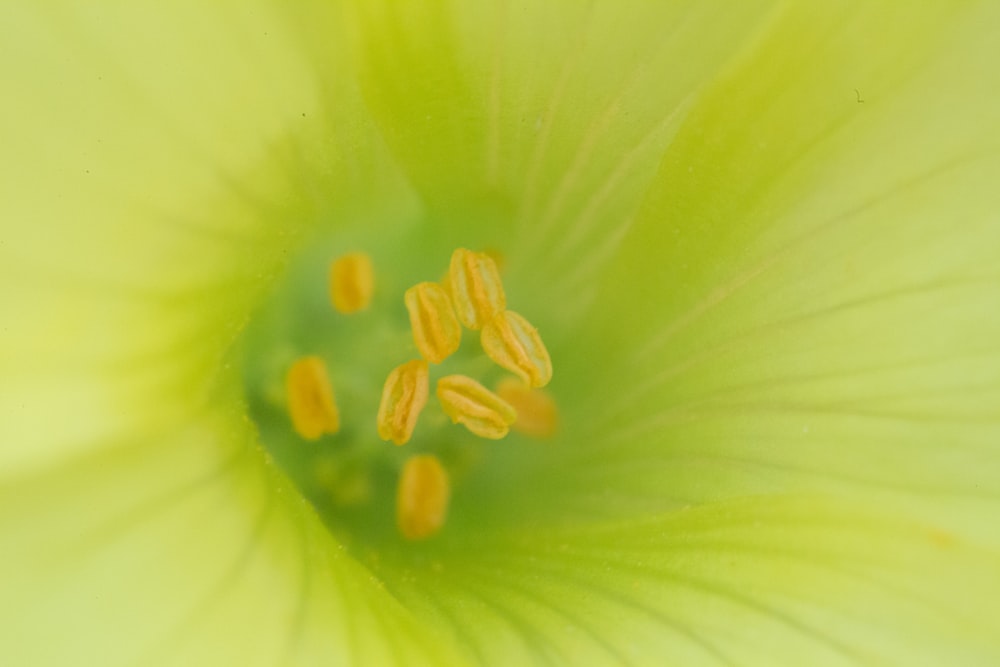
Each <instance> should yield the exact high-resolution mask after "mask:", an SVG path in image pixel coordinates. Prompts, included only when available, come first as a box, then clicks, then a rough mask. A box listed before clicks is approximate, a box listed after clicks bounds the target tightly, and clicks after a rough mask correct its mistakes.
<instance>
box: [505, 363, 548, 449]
mask: <svg viewBox="0 0 1000 667" xmlns="http://www.w3.org/2000/svg"><path fill="white" fill-rule="evenodd" d="M497 396H499V397H500V398H502V399H503V400H505V401H507V402H508V403H510V404H511V405H512V406H513V407H514V410H516V411H517V420H516V421H515V422H514V423H513V424H512V425H511V428H513V429H514V430H515V431H518V432H519V433H523V434H525V435H530V436H532V437H534V438H548V437H551V436H552V435H554V434H555V432H556V430H557V429H558V428H559V409H558V408H557V407H556V402H555V401H554V400H553V399H552V396H550V395H549V393H548V392H546V391H544V390H542V389H532V388H531V387H529V386H528V385H526V384H524V383H523V382H521V381H520V380H518V379H515V378H512V377H507V378H504V379H503V380H501V381H500V382H499V384H497Z"/></svg>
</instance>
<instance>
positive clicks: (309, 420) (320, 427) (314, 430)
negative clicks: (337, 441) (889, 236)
mask: <svg viewBox="0 0 1000 667" xmlns="http://www.w3.org/2000/svg"><path fill="white" fill-rule="evenodd" d="M285 391H286V394H287V397H288V412H289V414H290V415H291V418H292V426H293V427H294V428H295V432H296V433H298V434H299V435H300V436H302V437H303V438H305V439H306V440H317V439H319V437H320V436H322V435H323V434H324V433H336V432H337V431H339V430H340V413H339V412H338V411H337V403H336V400H335V399H334V396H333V386H332V385H331V384H330V377H329V375H328V374H327V371H326V364H325V363H323V360H322V359H321V358H319V357H316V356H309V357H302V358H301V359H299V360H298V361H296V362H295V363H294V364H292V367H291V368H289V369H288V374H287V375H286V376H285Z"/></svg>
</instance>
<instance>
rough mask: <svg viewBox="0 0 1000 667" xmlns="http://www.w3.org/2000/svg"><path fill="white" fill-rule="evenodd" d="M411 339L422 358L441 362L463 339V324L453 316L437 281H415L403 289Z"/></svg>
mask: <svg viewBox="0 0 1000 667" xmlns="http://www.w3.org/2000/svg"><path fill="white" fill-rule="evenodd" d="M404 301H405V302H406V309H407V310H408V311H409V313H410V327H411V328H412V329H413V342H414V343H416V344H417V349H418V350H420V354H421V355H422V356H423V358H424V359H426V360H427V361H429V362H431V363H433V364H440V363H441V362H442V361H444V360H445V359H446V358H447V357H448V356H449V355H450V354H451V353H452V352H454V351H455V350H457V349H458V346H459V343H461V342H462V327H461V325H459V323H458V319H456V318H455V311H454V310H453V309H452V307H451V298H450V297H449V296H448V293H447V292H445V291H444V288H443V287H441V285H438V284H437V283H418V284H417V285H414V286H413V287H411V288H410V289H408V290H406V294H405V295H404Z"/></svg>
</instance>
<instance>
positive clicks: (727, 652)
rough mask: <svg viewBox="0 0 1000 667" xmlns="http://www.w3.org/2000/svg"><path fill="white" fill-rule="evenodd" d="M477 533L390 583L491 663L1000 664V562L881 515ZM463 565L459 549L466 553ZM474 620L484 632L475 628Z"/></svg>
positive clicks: (760, 510)
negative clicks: (999, 610)
mask: <svg viewBox="0 0 1000 667" xmlns="http://www.w3.org/2000/svg"><path fill="white" fill-rule="evenodd" d="M580 520H581V522H580V523H578V524H575V525H574V524H573V523H564V524H562V525H560V524H555V525H552V524H546V525H541V524H539V525H534V526H529V525H526V524H522V525H521V526H520V527H518V528H514V529H512V530H511V532H510V533H507V534H496V533H494V534H490V535H476V534H475V530H474V529H472V531H470V532H471V533H472V534H471V535H469V534H468V533H466V534H464V536H463V538H462V541H461V542H460V543H457V544H454V545H453V548H454V550H455V552H456V554H457V553H465V554H468V553H473V552H474V553H475V554H477V556H476V557H475V558H467V557H466V558H460V557H457V556H455V557H452V558H449V557H448V555H447V554H445V555H439V557H440V558H441V559H442V560H444V561H445V562H446V563H447V564H446V565H443V566H439V567H438V568H432V567H425V568H423V569H420V568H411V569H409V570H407V572H406V576H405V578H404V577H401V576H399V574H398V572H397V571H396V570H393V569H391V568H386V577H387V579H388V582H387V583H388V585H389V586H390V587H391V589H392V590H393V591H394V592H395V593H396V594H397V595H398V596H399V597H400V598H401V599H402V600H403V602H404V603H405V604H407V605H408V606H409V607H411V608H412V609H415V610H417V611H418V612H419V613H420V614H421V616H423V617H426V618H430V619H434V620H435V621H437V622H438V624H439V625H441V626H442V627H450V628H451V631H452V632H453V633H454V635H455V638H456V640H457V641H461V642H464V644H465V646H466V648H467V650H468V651H469V652H470V653H471V654H473V655H476V656H478V659H479V662H481V663H482V664H542V663H545V662H549V663H552V664H587V665H619V664H637V665H662V664H683V665H760V664H809V665H856V664H992V663H993V662H995V661H996V659H997V656H998V655H1000V648H998V646H997V644H996V633H997V631H998V629H1000V624H998V621H997V615H996V614H995V600H996V596H997V594H1000V568H998V556H997V554H996V553H995V552H987V551H983V550H980V549H977V548H976V547H974V546H973V545H970V544H967V543H964V542H963V541H962V540H960V539H956V538H955V537H954V536H950V535H947V534H943V533H939V532H937V531H935V530H934V529H933V528H931V527H930V526H928V525H924V524H921V523H919V522H911V521H908V520H905V519H903V520H901V519H900V517H898V516H892V515H887V514H884V513H881V512H879V511H878V510H877V509H875V508H873V507H870V506H858V505H855V504H852V503H850V502H845V501H836V500H831V499H829V498H826V499H824V498H818V497H810V496H796V495H785V496H780V497H779V496H771V497H757V498H747V499H743V500H738V501H729V502H724V503H719V504H710V505H704V506H701V507H698V508H692V509H690V510H687V511H683V512H674V513H671V514H669V515H665V516H660V517H649V518H644V519H637V520H628V521H619V522H615V523H614V524H611V525H603V526H602V525H600V524H595V523H594V522H590V521H586V519H585V517H583V516H581V517H580ZM453 556H454V554H453ZM470 614H475V618H476V622H475V623H473V624H470V623H466V622H464V621H465V619H467V618H468V617H469V615H470Z"/></svg>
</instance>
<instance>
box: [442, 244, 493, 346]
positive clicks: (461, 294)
mask: <svg viewBox="0 0 1000 667" xmlns="http://www.w3.org/2000/svg"><path fill="white" fill-rule="evenodd" d="M448 283H449V288H450V289H449V291H450V292H451V298H452V301H453V302H454V303H455V312H456V313H458V319H459V320H461V322H462V324H464V325H465V326H467V327H469V328H470V329H474V330H479V329H482V328H483V326H484V325H485V324H486V323H487V322H489V321H490V320H491V319H492V318H493V316H494V315H496V314H497V313H499V312H501V311H502V310H503V309H504V308H506V307H507V297H506V295H505V294H504V291H503V283H501V282H500V271H499V270H498V269H497V265H496V262H494V261H493V258H492V257H490V256H489V255H487V254H486V253H483V252H472V251H471V250H466V249H465V248H459V249H458V250H456V251H455V252H454V253H452V255H451V266H450V268H449V271H448Z"/></svg>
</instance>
